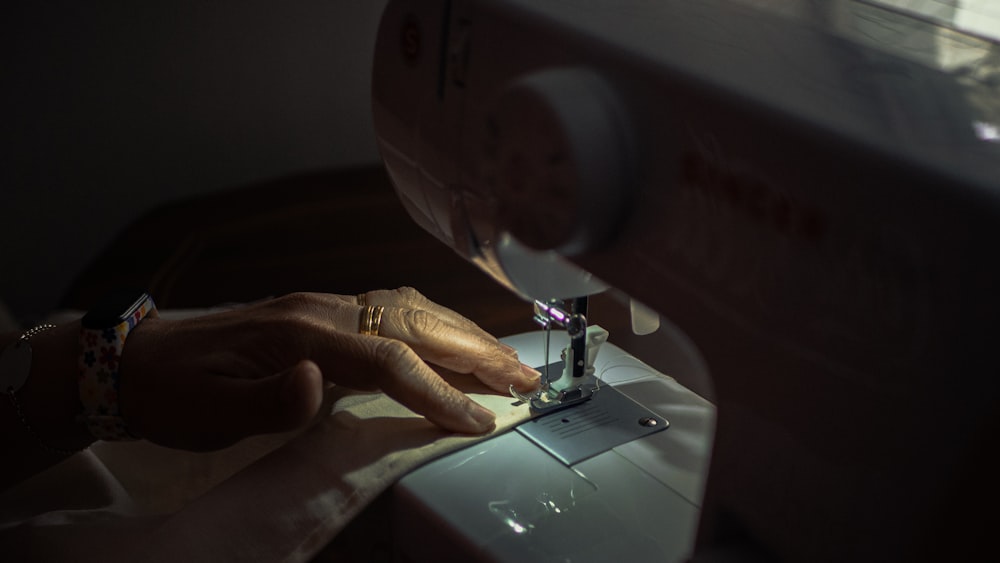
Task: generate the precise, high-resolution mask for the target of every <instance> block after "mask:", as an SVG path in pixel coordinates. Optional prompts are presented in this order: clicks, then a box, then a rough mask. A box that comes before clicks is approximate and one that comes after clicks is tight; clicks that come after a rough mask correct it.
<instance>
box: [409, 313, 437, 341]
mask: <svg viewBox="0 0 1000 563" xmlns="http://www.w3.org/2000/svg"><path fill="white" fill-rule="evenodd" d="M403 322H404V324H405V326H407V327H408V328H409V330H410V332H411V333H412V334H413V335H414V336H417V337H419V336H421V335H425V334H432V333H434V332H437V331H439V330H441V326H442V322H441V319H439V318H437V317H436V316H435V315H434V314H432V313H429V312H427V311H424V310H423V309H408V310H406V311H403Z"/></svg>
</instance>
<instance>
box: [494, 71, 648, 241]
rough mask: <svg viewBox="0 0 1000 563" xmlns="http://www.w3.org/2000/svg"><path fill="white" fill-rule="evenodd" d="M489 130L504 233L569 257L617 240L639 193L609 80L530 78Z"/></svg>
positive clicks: (500, 105)
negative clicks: (635, 192) (630, 204)
mask: <svg viewBox="0 0 1000 563" xmlns="http://www.w3.org/2000/svg"><path fill="white" fill-rule="evenodd" d="M485 129H486V132H485V143H484V152H485V158H484V159H483V162H484V163H485V169H484V171H483V173H484V180H485V182H486V184H487V186H489V187H490V189H491V191H492V192H493V194H494V196H495V198H496V202H497V223H498V226H499V227H500V228H501V229H504V230H506V231H508V232H510V233H511V234H512V235H513V236H514V237H515V238H516V239H517V240H519V241H520V242H521V243H523V244H524V245H526V246H528V247H531V248H533V249H536V250H556V251H558V252H560V253H561V254H564V255H573V254H579V253H581V252H584V251H587V250H590V249H592V248H594V247H597V246H600V245H601V244H603V243H606V242H608V240H609V239H610V238H612V237H613V236H614V233H615V230H616V229H617V228H618V227H619V226H620V224H621V221H622V219H623V217H624V215H625V213H626V212H627V204H628V201H629V193H630V192H631V188H632V182H631V178H630V172H631V166H630V160H631V156H632V154H631V153H632V150H631V142H630V136H631V131H630V128H629V126H628V123H627V119H626V118H625V111H624V108H623V105H622V104H621V102H620V101H619V99H618V96H617V94H616V93H615V91H614V89H613V88H612V87H611V86H610V85H609V84H608V83H607V81H606V80H605V79H604V78H603V77H601V76H600V75H598V74H597V73H596V72H594V71H592V70H589V69H584V68H557V69H548V70H542V71H538V72H535V73H532V74H529V75H527V76H524V77H522V78H520V79H518V80H516V81H515V82H513V83H512V84H511V85H510V86H509V87H508V88H506V89H505V90H504V91H503V92H502V94H501V95H500V97H499V98H498V100H497V101H496V103H495V105H494V107H493V108H492V111H490V112H489V113H488V116H487V118H486V123H485Z"/></svg>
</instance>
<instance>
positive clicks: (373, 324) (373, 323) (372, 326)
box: [358, 305, 385, 336]
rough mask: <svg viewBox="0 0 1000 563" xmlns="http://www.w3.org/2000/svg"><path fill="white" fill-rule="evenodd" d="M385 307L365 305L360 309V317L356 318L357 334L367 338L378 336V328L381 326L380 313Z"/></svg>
mask: <svg viewBox="0 0 1000 563" xmlns="http://www.w3.org/2000/svg"><path fill="white" fill-rule="evenodd" d="M383 311H385V307H383V306H381V305H365V306H364V307H362V308H361V316H360V317H359V318H358V332H360V333H361V334H364V335H367V336H378V330H379V326H380V325H381V324H382V312H383Z"/></svg>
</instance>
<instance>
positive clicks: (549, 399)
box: [510, 377, 601, 414]
mask: <svg viewBox="0 0 1000 563" xmlns="http://www.w3.org/2000/svg"><path fill="white" fill-rule="evenodd" d="M584 379H586V381H584V382H582V383H580V384H579V385H575V386H573V387H569V388H567V389H563V390H560V391H557V390H555V389H553V388H552V387H551V386H548V385H545V386H543V387H542V388H541V389H539V390H538V391H536V392H535V393H532V394H524V393H520V392H518V391H517V390H516V389H514V386H513V385H511V386H510V394H511V396H512V397H514V398H515V399H517V400H519V401H523V402H525V403H527V404H528V406H529V407H530V408H531V412H532V414H544V413H550V412H554V411H557V410H560V409H565V408H568V407H571V406H573V405H577V404H580V403H583V402H585V401H589V400H590V399H591V397H593V396H594V394H595V393H596V392H597V391H598V390H599V389H600V388H601V383H600V380H598V379H596V378H594V377H585V378H584Z"/></svg>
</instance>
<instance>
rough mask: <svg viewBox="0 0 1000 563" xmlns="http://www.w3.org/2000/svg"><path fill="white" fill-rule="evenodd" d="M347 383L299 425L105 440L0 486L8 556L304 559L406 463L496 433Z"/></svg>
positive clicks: (512, 411) (1, 547) (509, 403)
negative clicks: (162, 441) (185, 447)
mask: <svg viewBox="0 0 1000 563" xmlns="http://www.w3.org/2000/svg"><path fill="white" fill-rule="evenodd" d="M454 383H455V384H456V386H458V387H460V388H462V387H463V386H464V387H465V389H463V390H465V391H467V392H469V394H470V396H471V397H472V398H473V399H475V400H476V401H477V402H479V403H480V404H483V405H484V406H486V407H487V408H489V409H491V410H493V411H494V412H496V413H497V429H496V431H495V432H501V431H503V430H506V429H508V428H510V427H511V426H513V425H514V424H516V423H518V422H520V421H522V420H525V419H526V418H527V416H528V412H527V409H526V407H524V406H514V405H513V400H512V399H511V398H510V397H505V396H502V395H496V394H493V393H491V392H488V391H487V390H486V389H485V388H484V387H482V386H481V385H480V384H478V382H475V381H474V380H473V379H472V378H471V377H469V376H462V377H460V379H459V380H456V381H454ZM335 391H337V390H335ZM341 393H342V394H341V396H339V397H337V398H336V402H335V403H334V404H333V408H332V412H331V414H330V415H329V416H327V417H323V419H322V420H321V421H319V422H318V423H317V424H316V425H315V426H313V427H311V428H310V429H309V430H307V431H305V432H303V433H302V434H300V435H297V436H289V435H274V436H261V437H257V438H253V439H250V440H245V441H244V442H242V443H240V444H238V445H237V446H234V447H233V448H229V449H227V450H224V451H221V452H215V453H211V454H197V453H190V452H178V451H173V450H167V449H165V448H159V447H157V446H154V445H151V444H148V443H144V442H135V443H115V444H108V443H99V444H96V445H95V446H94V447H93V448H91V449H90V450H87V451H85V452H82V453H80V454H77V455H76V456H73V457H72V458H70V459H69V460H67V461H65V462H63V463H61V464H59V465H58V466H55V467H53V468H51V469H50V470H48V471H46V472H44V473H43V474H40V475H37V476H35V477H34V478H32V479H30V480H28V481H26V482H24V483H22V484H21V485H19V486H18V487H16V488H15V489H13V490H9V491H7V492H5V493H4V494H3V495H0V507H2V508H0V553H2V554H3V558H4V560H11V561H14V560H31V561H59V560H67V559H71V560H74V561H91V560H93V561H108V560H137V559H138V560H147V561H305V560H309V559H311V558H312V557H313V556H314V555H315V554H316V553H318V552H319V551H320V550H321V549H322V548H323V547H324V546H325V545H326V544H327V543H328V542H329V541H330V540H331V539H333V538H334V537H335V536H336V535H337V533H338V532H340V531H341V530H342V529H343V528H344V526H345V525H346V524H347V523H348V522H350V520H351V519H352V518H354V517H355V516H356V515H357V514H358V513H359V512H360V511H362V510H363V509H364V508H365V507H366V506H367V505H368V504H369V503H370V502H371V501H372V500H374V499H375V498H376V497H377V496H378V495H379V494H380V493H381V492H382V491H384V490H385V489H386V488H387V487H389V486H390V485H391V484H392V483H393V482H394V481H395V480H397V479H398V478H399V477H401V476H402V475H404V474H405V473H406V472H407V471H409V470H411V469H413V468H415V467H417V466H419V465H420V464H421V463H424V462H426V461H429V460H431V459H433V458H435V457H438V456H440V455H443V454H445V453H447V452H450V451H453V450H455V449H457V448H460V447H462V446H465V445H468V444H471V443H473V442H475V441H477V440H481V439H483V438H485V436H462V435H455V434H449V433H447V432H444V431H442V430H440V429H439V428H437V427H435V426H433V425H432V424H430V423H429V422H427V421H426V420H425V419H423V418H422V417H418V416H416V415H415V414H413V413H412V412H411V411H409V410H408V409H406V408H405V407H403V406H401V405H399V404H398V403H396V402H395V401H393V400H391V399H389V398H388V397H386V396H384V395H382V394H353V393H350V392H341ZM8 557H9V559H8Z"/></svg>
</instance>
